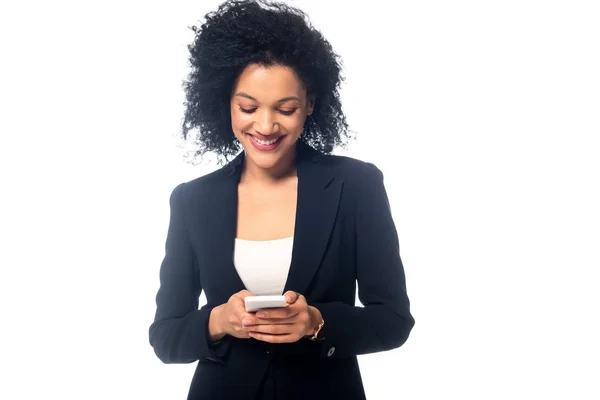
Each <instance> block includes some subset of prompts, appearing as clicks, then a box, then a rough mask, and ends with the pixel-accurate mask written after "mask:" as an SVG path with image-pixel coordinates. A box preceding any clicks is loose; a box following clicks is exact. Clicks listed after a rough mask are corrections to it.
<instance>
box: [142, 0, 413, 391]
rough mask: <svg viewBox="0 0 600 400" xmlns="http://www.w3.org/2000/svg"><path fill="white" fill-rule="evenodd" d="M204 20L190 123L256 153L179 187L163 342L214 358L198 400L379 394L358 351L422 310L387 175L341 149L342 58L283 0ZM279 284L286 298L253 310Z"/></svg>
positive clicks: (400, 339)
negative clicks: (414, 303)
mask: <svg viewBox="0 0 600 400" xmlns="http://www.w3.org/2000/svg"><path fill="white" fill-rule="evenodd" d="M194 30H195V32H196V37H195V40H194V43H193V44H192V45H191V46H189V50H190V60H191V64H192V72H191V74H190V75H189V78H188V80H187V81H186V84H185V90H186V96H187V101H186V106H187V109H186V111H185V118H184V123H183V134H184V136H185V137H188V136H189V135H190V131H191V130H192V129H195V130H196V131H197V136H196V137H195V139H196V143H198V145H199V149H198V154H199V155H202V154H205V153H206V152H214V153H216V154H217V155H219V156H220V157H227V156H230V155H234V154H236V153H237V152H238V151H239V150H240V149H243V151H242V152H240V154H239V155H238V156H237V157H235V159H234V160H233V161H231V162H229V164H227V165H225V166H224V167H223V168H221V169H219V170H217V171H215V172H213V173H210V174H208V175H206V176H203V177H200V178H197V179H195V180H192V181H190V182H187V183H183V184H180V185H179V186H177V187H176V188H175V189H174V190H173V193H172V194H171V198H170V207H171V219H170V224H169V230H168V233H167V240H166V253H165V257H164V259H163V262H162V264H161V270H160V289H159V291H158V294H157V296H156V302H157V310H156V316H155V320H154V323H153V324H152V325H151V327H150V343H151V345H152V346H153V347H154V350H155V352H156V354H157V355H158V357H159V358H160V359H161V360H162V361H163V362H165V363H191V362H195V361H199V362H198V365H197V367H196V372H195V374H194V377H193V380H192V383H191V387H190V391H189V397H188V398H189V399H255V398H256V399H274V398H277V399H332V398H336V399H337V398H339V399H364V398H365V393H364V389H363V386H362V381H361V376H360V371H359V367H358V363H357V355H359V354H367V353H374V352H379V351H385V350H390V349H393V348H397V347H399V346H401V345H402V344H403V343H404V342H405V341H406V340H407V338H408V336H409V333H410V331H411V329H412V327H413V325H414V319H413V317H412V315H411V313H410V310H409V300H408V297H407V294H406V289H405V280H404V270H403V266H402V262H401V260H400V256H399V247H398V235H397V233H396V229H395V226H394V222H393V220H392V216H391V213H390V208H389V204H388V200H387V196H386V191H385V188H384V184H383V176H382V173H381V172H380V170H379V169H377V167H375V166H374V165H372V164H368V163H365V162H361V161H358V160H354V159H351V158H347V157H340V156H332V155H329V153H331V151H332V149H333V148H334V147H335V146H336V145H339V144H342V143H343V142H344V139H346V138H347V137H348V130H347V124H346V120H345V117H344V114H343V112H342V109H341V104H340V101H339V93H338V87H339V84H340V82H341V77H340V66H339V63H338V61H337V56H336V55H335V53H334V52H333V51H332V49H331V46H330V44H329V43H328V42H327V41H326V40H325V39H324V38H323V37H322V36H321V34H320V33H319V32H317V31H316V30H314V29H313V28H312V27H311V26H310V24H309V23H308V22H307V20H306V18H305V16H304V14H302V12H300V11H299V10H297V9H294V8H291V7H289V6H285V5H282V4H265V3H262V2H261V3H259V2H256V1H231V2H227V3H224V4H223V5H221V7H219V9H218V10H217V11H216V12H213V13H209V14H208V15H207V16H206V21H205V23H204V24H202V25H201V27H200V28H198V29H196V28H194ZM357 282H358V288H359V298H360V300H361V303H362V304H363V305H364V307H356V306H355V293H356V283H357ZM202 290H204V291H205V294H206V298H207V304H206V305H205V306H203V307H202V308H201V309H198V302H199V299H198V297H199V295H200V293H201V291H202ZM264 294H285V295H286V298H287V306H286V307H282V308H276V309H267V310H263V311H259V312H256V313H248V312H246V310H245V306H244V298H245V297H247V296H253V295H264Z"/></svg>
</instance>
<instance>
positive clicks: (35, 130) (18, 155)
mask: <svg viewBox="0 0 600 400" xmlns="http://www.w3.org/2000/svg"><path fill="white" fill-rule="evenodd" d="M292 3H294V4H296V5H298V6H300V7H301V8H302V9H304V10H305V11H306V12H307V13H308V14H309V16H310V17H311V19H312V21H313V23H314V25H315V26H316V27H317V28H318V29H320V30H321V31H322V32H323V33H324V34H325V36H326V37H327V38H328V39H329V41H330V42H331V43H332V45H333V47H334V49H335V50H336V51H337V52H338V53H339V54H340V55H341V56H342V57H343V60H344V66H345V76H346V77H347V80H346V83H345V85H344V89H343V93H342V94H343V101H344V107H345V111H346V113H347V115H348V119H349V122H350V124H351V127H352V129H353V130H354V131H356V132H357V134H358V139H357V141H356V142H353V143H352V144H351V146H350V147H349V148H348V150H347V151H345V152H341V153H343V154H346V155H350V156H354V157H357V158H360V159H363V160H367V161H371V162H374V163H375V164H376V165H378V166H379V168H380V169H382V171H383V172H384V175H385V181H386V186H387V189H388V193H389V196H390V201H391V204H392V208H393V212H394V218H395V220H396V224H397V227H398V231H399V235H400V241H401V255H402V257H403V261H404V263H405V268H406V276H407V284H408V290H409V296H410V298H411V301H412V310H413V312H414V316H415V318H416V321H417V323H416V326H415V328H414V330H413V332H412V334H411V337H410V338H409V340H408V341H407V342H406V344H405V345H404V346H403V347H401V348H400V349H397V350H394V351H391V352H388V353H381V354H373V355H369V356H362V357H360V362H361V368H362V372H363V376H364V384H365V387H366V390H367V394H368V398H369V399H407V400H417V399H428V400H429V399H463V400H464V399H478V400H479V399H541V398H544V399H598V398H600V388H599V382H600V380H599V379H598V377H599V376H600V365H599V364H600V361H599V360H600V348H599V345H598V341H599V340H598V339H599V338H600V328H599V322H598V319H599V318H598V316H599V312H598V306H599V305H600V298H599V294H598V293H599V290H598V285H599V280H598V269H599V267H600V256H599V254H598V252H599V247H600V246H599V244H600V212H599V207H598V205H599V204H600V193H599V191H600V189H599V171H600V161H599V152H600V148H599V146H598V136H599V134H600V115H599V114H600V78H599V77H600V73H599V71H600V55H599V54H600V53H599V49H600V24H599V23H598V21H599V20H600V13H599V11H598V6H597V4H598V3H597V2H595V1H587V2H586V1H573V0H570V1H527V0H519V1H511V0H505V1H495V2H492V1H425V0H424V1H418V2H404V1H401V2H397V1H389V2H385V1H369V2H363V1H356V2H353V1H320V0H312V1H308V0H298V1H293V2H292ZM217 4H219V2H218V1H212V0H211V1H206V0H203V1H199V0H195V1H172V2H165V1H163V2H155V1H143V2H142V1H122V0H120V1H102V2H99V1H98V2H91V1H71V2H67V1H52V2H46V1H30V2H17V1H12V2H8V1H7V2H3V3H2V5H1V6H0V44H1V46H0V52H1V53H0V54H1V62H0V68H1V73H0V124H1V125H0V132H1V136H0V137H1V143H0V163H1V165H0V167H1V169H0V171H1V174H2V188H3V190H2V196H1V197H0V199H1V200H0V201H1V202H2V203H1V207H0V213H1V215H0V217H1V220H0V221H1V222H0V229H1V233H0V234H1V237H0V239H1V251H0V254H1V270H0V271H1V272H0V274H1V276H0V296H1V298H0V300H1V301H0V307H1V311H2V318H1V321H2V322H1V328H0V335H1V338H0V344H1V346H2V356H1V357H0V363H1V365H2V371H3V372H2V378H1V379H0V380H1V381H2V384H0V398H2V399H33V398H57V399H58V398H60V399H84V398H85V399H106V398H111V399H167V398H168V399H184V398H185V396H186V393H187V390H188V387H189V383H190V380H191V377H192V373H193V370H194V367H195V364H189V365H164V364H162V363H161V362H160V361H159V360H158V358H156V357H155V355H154V353H153V350H152V348H151V347H150V345H149V343H148V326H149V325H150V323H151V322H152V319H153V314H154V295H155V294H156V290H157V289H158V270H159V265H160V261H161V259H162V256H163V252H164V240H165V238H166V231H167V224H168V217H169V208H168V196H169V194H170V192H171V190H172V189H173V188H174V186H175V185H176V184H178V183H180V182H182V181H186V180H190V179H193V178H195V177H197V176H200V175H203V174H205V173H207V172H209V171H212V170H213V169H214V168H216V165H215V164H214V163H213V164H207V165H200V166H192V165H191V164H186V163H185V161H184V160H183V158H182V154H183V153H182V150H181V149H179V148H178V147H177V145H178V144H179V142H178V140H177V138H176V134H177V132H178V129H179V124H180V121H181V118H182V113H183V105H182V103H183V92H182V89H181V81H182V80H183V79H184V78H185V75H186V73H187V71H188V69H187V49H186V45H187V44H188V43H189V42H191V40H192V38H193V33H192V31H191V30H190V29H188V26H191V25H192V24H195V23H196V22H198V21H199V20H201V19H202V16H203V15H204V14H205V13H206V12H207V11H209V10H212V9H214V7H215V6H216V5H217ZM338 153H340V152H338Z"/></svg>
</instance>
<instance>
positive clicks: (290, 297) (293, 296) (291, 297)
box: [284, 290, 299, 304]
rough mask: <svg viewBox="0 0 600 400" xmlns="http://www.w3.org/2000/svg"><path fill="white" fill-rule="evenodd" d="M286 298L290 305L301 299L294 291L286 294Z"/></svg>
mask: <svg viewBox="0 0 600 400" xmlns="http://www.w3.org/2000/svg"><path fill="white" fill-rule="evenodd" d="M284 296H285V299H286V301H287V303H288V304H294V303H295V302H296V300H298V297H299V296H298V293H296V292H294V291H293V290H288V291H287V292H285V294H284Z"/></svg>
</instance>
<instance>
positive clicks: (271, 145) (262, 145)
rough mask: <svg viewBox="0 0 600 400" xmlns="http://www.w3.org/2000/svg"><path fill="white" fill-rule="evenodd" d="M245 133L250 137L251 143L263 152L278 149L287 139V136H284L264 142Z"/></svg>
mask: <svg viewBox="0 0 600 400" xmlns="http://www.w3.org/2000/svg"><path fill="white" fill-rule="evenodd" d="M245 133H246V135H248V136H250V143H252V144H253V145H254V147H255V148H257V149H258V150H261V151H269V150H274V149H276V148H277V147H278V146H279V143H281V141H282V139H283V138H284V137H285V135H282V136H278V137H276V138H273V139H269V140H263V139H260V138H258V137H256V136H254V135H251V134H250V133H247V132H245Z"/></svg>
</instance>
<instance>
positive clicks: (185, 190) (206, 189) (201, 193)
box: [171, 165, 231, 204]
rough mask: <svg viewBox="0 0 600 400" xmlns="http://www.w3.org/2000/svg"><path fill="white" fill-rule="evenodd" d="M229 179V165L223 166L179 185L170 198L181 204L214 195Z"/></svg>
mask: <svg viewBox="0 0 600 400" xmlns="http://www.w3.org/2000/svg"><path fill="white" fill-rule="evenodd" d="M228 178H231V177H230V169H229V165H225V166H223V167H221V168H219V169H217V170H215V171H213V172H210V173H208V174H206V175H203V176H200V177H198V178H195V179H192V180H190V181H186V182H182V183H179V184H178V185H177V186H176V187H175V188H174V189H173V191H172V193H171V198H172V199H173V198H175V199H176V201H178V202H181V203H183V204H188V203H189V202H192V201H197V200H198V199H200V198H203V197H205V196H208V195H210V194H211V193H214V190H215V189H217V188H218V187H219V186H220V185H222V184H223V183H224V182H226V180H227V179H228Z"/></svg>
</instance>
